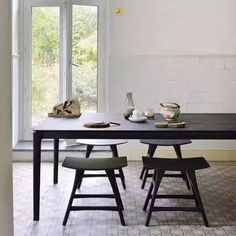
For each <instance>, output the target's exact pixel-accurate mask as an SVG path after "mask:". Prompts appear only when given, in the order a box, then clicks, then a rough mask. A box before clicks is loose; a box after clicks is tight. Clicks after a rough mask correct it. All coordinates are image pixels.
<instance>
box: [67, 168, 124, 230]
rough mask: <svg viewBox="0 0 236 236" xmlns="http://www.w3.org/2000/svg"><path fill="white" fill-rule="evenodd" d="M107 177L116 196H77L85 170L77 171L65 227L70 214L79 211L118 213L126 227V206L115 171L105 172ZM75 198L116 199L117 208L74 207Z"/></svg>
mask: <svg viewBox="0 0 236 236" xmlns="http://www.w3.org/2000/svg"><path fill="white" fill-rule="evenodd" d="M105 171H106V174H107V175H106V176H107V177H108V179H109V181H110V184H111V187H112V190H113V193H114V194H76V193H75V192H76V189H77V187H78V183H81V182H82V179H83V176H84V170H76V173H75V180H74V185H73V189H72V192H71V196H70V200H69V203H68V206H67V210H66V213H65V216H64V220H63V225H64V226H65V225H66V223H67V220H68V217H69V214H70V211H79V210H106V211H118V213H119V217H120V221H121V224H122V225H123V226H125V220H124V216H123V212H122V211H123V210H124V206H123V203H122V200H121V197H120V193H119V189H118V186H117V182H116V178H115V174H114V170H113V169H111V170H105ZM75 198H115V201H116V206H72V203H73V199H75Z"/></svg>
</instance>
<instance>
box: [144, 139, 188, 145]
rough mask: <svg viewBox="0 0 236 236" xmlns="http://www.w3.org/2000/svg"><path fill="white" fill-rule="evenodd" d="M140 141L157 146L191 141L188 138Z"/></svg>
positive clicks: (182, 143)
mask: <svg viewBox="0 0 236 236" xmlns="http://www.w3.org/2000/svg"><path fill="white" fill-rule="evenodd" d="M140 143H144V144H152V145H158V146H174V145H184V144H189V143H192V141H191V140H190V139H141V140H140Z"/></svg>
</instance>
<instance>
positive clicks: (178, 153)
mask: <svg viewBox="0 0 236 236" xmlns="http://www.w3.org/2000/svg"><path fill="white" fill-rule="evenodd" d="M173 147H174V150H175V153H176V156H177V158H179V159H182V158H183V157H182V153H181V148H180V145H174V146H173ZM181 173H182V176H183V180H185V182H186V185H187V188H188V189H190V185H189V181H188V176H187V174H186V172H185V171H181Z"/></svg>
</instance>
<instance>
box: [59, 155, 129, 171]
mask: <svg viewBox="0 0 236 236" xmlns="http://www.w3.org/2000/svg"><path fill="white" fill-rule="evenodd" d="M62 166H63V167H67V168H71V169H76V170H114V169H119V168H122V167H125V166H127V157H125V156H123V157H116V158H78V157H66V158H65V160H64V161H63V163H62Z"/></svg>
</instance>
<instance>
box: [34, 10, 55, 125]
mask: <svg viewBox="0 0 236 236" xmlns="http://www.w3.org/2000/svg"><path fill="white" fill-rule="evenodd" d="M59 38H60V9H59V7H33V8H32V125H37V124H38V123H39V121H41V120H42V119H44V118H45V117H46V116H47V113H48V112H50V111H51V110H52V107H53V106H54V105H55V104H56V103H58V102H59V48H60V45H59Z"/></svg>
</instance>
